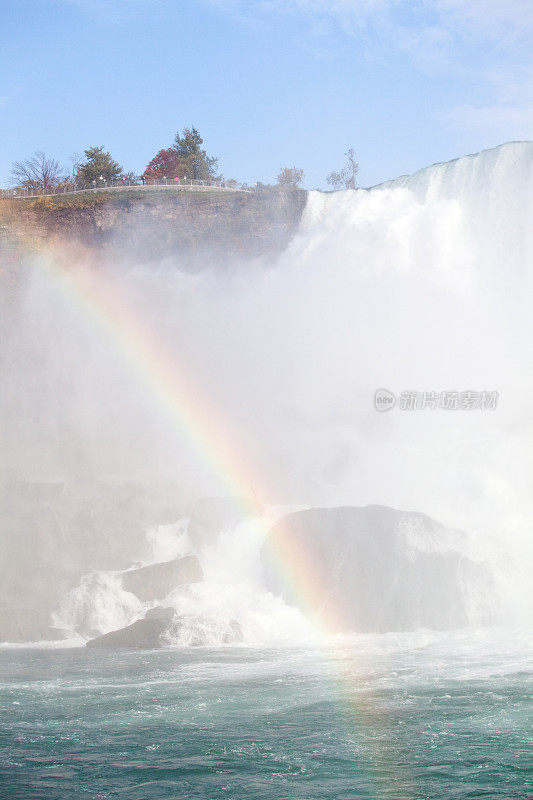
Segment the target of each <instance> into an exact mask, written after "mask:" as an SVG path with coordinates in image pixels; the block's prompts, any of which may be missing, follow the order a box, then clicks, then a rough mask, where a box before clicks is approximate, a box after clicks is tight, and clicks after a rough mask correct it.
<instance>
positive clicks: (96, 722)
mask: <svg viewBox="0 0 533 800" xmlns="http://www.w3.org/2000/svg"><path fill="white" fill-rule="evenodd" d="M529 674H530V673H529V671H528V661H527V651H526V645H525V638H524V637H522V636H517V635H515V636H503V635H501V634H498V635H496V634H495V633H494V632H487V631H485V632H478V633H462V634H456V635H453V636H452V635H441V636H438V635H434V634H430V633H419V634H411V635H405V636H399V635H396V636H392V635H387V636H375V637H371V636H367V637H359V638H357V639H352V640H350V642H346V643H344V644H343V646H342V647H340V646H339V647H336V648H330V649H322V650H318V649H313V648H284V649H250V648H245V647H242V648H223V649H217V650H205V649H201V650H190V649H189V650H163V651H157V652H149V653H122V654H104V653H99V652H95V651H90V650H85V649H75V648H72V649H48V650H47V649H40V648H37V647H36V648H32V649H28V648H11V649H3V650H0V713H1V717H0V786H1V791H0V797H1V798H2V800H4V798H5V799H6V800H17V799H18V798H33V799H35V800H37V799H40V798H43V800H44V799H45V798H46V800H52V798H53V799H54V800H55V799H56V798H57V800H63V798H64V799H65V800H66V799H67V798H68V800H74V799H75V800H78V799H79V798H115V797H117V798H127V800H156V799H157V800H160V799H161V800H163V799H166V798H180V799H182V798H187V799H189V798H190V800H193V798H196V799H197V800H200V798H210V799H211V798H215V799H217V798H220V799H222V798H225V799H228V800H229V799H231V800H233V799H235V800H241V798H242V799H243V800H244V798H246V800H252V799H255V798H257V800H259V798H261V800H270V798H272V800H284V799H285V798H287V800H288V798H291V799H292V798H294V799H295V800H296V799H298V800H306V799H309V800H311V799H313V800H315V799H316V800H319V799H320V800H324V798H331V799H332V800H333V798H335V800H337V799H338V800H342V799H343V798H346V800H348V798H350V799H351V798H354V799H355V798H365V800H366V799H367V798H368V799H370V798H391V799H392V798H395V799H398V800H399V799H400V798H401V799H402V800H403V798H417V799H418V798H431V799H432V800H433V799H434V798H438V800H448V799H450V800H451V798H461V800H462V798H502V800H504V799H505V800H510V798H520V800H525V798H527V797H531V796H532V788H531V783H530V782H529V780H528V772H527V769H528V766H530V764H529V763H528V755H529V753H530V750H529V749H528V748H529V747H530V744H531V742H530V741H529V742H528V726H527V723H528V720H527V712H528V706H527V700H528V687H530V680H529Z"/></svg>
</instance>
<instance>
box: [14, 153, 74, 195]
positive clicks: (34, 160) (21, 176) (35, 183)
mask: <svg viewBox="0 0 533 800" xmlns="http://www.w3.org/2000/svg"><path fill="white" fill-rule="evenodd" d="M11 175H12V176H13V182H14V183H17V184H18V185H19V186H25V187H26V188H27V189H44V190H48V189H56V188H57V187H58V186H59V185H60V184H61V183H62V181H64V180H65V178H66V177H67V176H66V173H65V170H64V169H63V167H62V166H61V165H60V164H59V161H56V160H55V159H53V158H48V157H47V156H46V155H45V154H44V153H43V152H42V150H38V151H37V152H36V153H34V154H33V155H32V156H31V157H30V158H26V159H24V161H15V162H14V163H13V166H12V167H11Z"/></svg>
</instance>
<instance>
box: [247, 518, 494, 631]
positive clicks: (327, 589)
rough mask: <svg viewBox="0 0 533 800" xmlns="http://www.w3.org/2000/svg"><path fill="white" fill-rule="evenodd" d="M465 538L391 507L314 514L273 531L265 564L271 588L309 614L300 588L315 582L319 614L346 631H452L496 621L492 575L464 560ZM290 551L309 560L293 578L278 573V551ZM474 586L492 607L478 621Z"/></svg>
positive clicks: (265, 549)
mask: <svg viewBox="0 0 533 800" xmlns="http://www.w3.org/2000/svg"><path fill="white" fill-rule="evenodd" d="M465 538H466V537H465V535H464V534H462V533H461V532H459V531H452V530H448V529H446V528H444V527H443V526H442V525H440V524H439V523H438V522H435V521H434V520H432V519H430V517H427V516H426V515H424V514H418V513H414V512H403V511H396V510H395V509H392V508H386V507H384V506H367V507H365V508H353V507H345V508H313V509H309V510H306V511H299V512H297V513H294V514H289V515H288V516H286V517H284V518H283V519H282V520H281V521H280V522H278V523H277V524H276V525H275V526H274V527H273V528H272V530H271V531H270V533H269V535H268V537H267V540H266V543H265V545H264V547H263V551H262V561H263V566H264V574H265V579H266V583H267V586H268V588H269V589H271V590H272V591H273V592H274V593H276V594H280V595H281V596H283V598H284V599H285V600H286V601H287V602H289V603H291V604H294V605H299V606H302V607H303V610H304V611H308V610H309V609H308V607H304V606H303V601H302V594H301V593H300V592H299V591H296V590H295V587H296V586H299V585H300V584H301V583H303V584H304V586H305V585H306V584H307V583H308V582H312V583H313V594H314V595H315V596H316V594H317V590H318V592H319V594H320V595H321V601H320V603H319V608H317V609H316V611H318V613H319V614H320V615H321V616H323V617H324V618H325V619H328V620H331V621H333V624H335V625H336V627H338V628H339V629H343V630H353V631H364V632H369V631H376V632H385V631H406V630H414V629H416V628H433V629H441V630H443V629H452V628H459V627H462V626H465V625H467V624H468V623H469V622H471V621H475V622H477V623H479V622H481V623H487V622H489V621H490V602H489V600H488V598H489V596H490V595H491V588H492V587H491V584H490V579H489V575H488V573H487V572H486V571H485V569H484V567H483V566H482V565H480V564H477V563H475V562H473V561H472V560H471V559H470V558H468V557H467V556H466V555H465V554H464V540H465ZM287 548H288V549H289V552H296V553H298V554H300V555H301V560H300V559H298V563H296V559H291V564H290V565H289V566H290V569H291V570H292V572H293V575H292V576H291V575H287V574H285V575H284V576H282V575H281V574H280V572H279V571H278V570H277V569H276V553H277V552H280V551H281V552H287ZM302 572H303V574H302ZM474 587H475V589H476V594H477V595H478V597H479V595H480V592H481V594H483V590H485V597H486V598H487V604H486V605H485V607H484V610H483V612H482V614H481V618H478V619H476V620H471V619H470V612H471V609H470V607H469V593H470V590H471V589H473V588H474Z"/></svg>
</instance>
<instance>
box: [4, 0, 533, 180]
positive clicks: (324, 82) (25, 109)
mask: <svg viewBox="0 0 533 800" xmlns="http://www.w3.org/2000/svg"><path fill="white" fill-rule="evenodd" d="M0 15H1V16H0V18H1V22H2V25H1V32H0V33H1V47H0V120H1V134H0V136H1V144H2V146H1V148H0V186H7V185H9V182H10V175H9V173H10V167H11V163H12V162H13V161H14V160H17V159H22V158H25V157H26V156H28V155H31V154H32V153H33V152H34V151H35V150H44V151H45V153H46V154H47V155H50V156H53V157H55V158H57V159H59V160H60V161H61V162H64V163H65V164H66V165H68V164H69V157H70V155H71V154H73V153H75V152H78V153H81V152H82V151H83V150H84V149H86V148H87V147H90V146H92V145H99V144H103V145H105V146H106V148H107V149H109V150H110V151H111V154H112V155H113V157H114V158H115V159H117V160H118V161H119V162H120V163H121V164H122V165H123V166H124V167H125V169H127V170H134V171H135V172H140V171H142V170H143V169H144V167H145V165H146V163H147V162H148V161H149V160H150V159H151V158H152V157H153V155H155V153H156V152H157V151H158V150H159V149H160V148H162V147H167V146H169V145H170V144H171V142H172V139H173V136H174V134H175V132H176V130H178V129H181V128H183V127H184V126H186V125H188V126H190V125H192V124H194V125H196V127H197V128H198V129H199V130H200V132H201V134H202V135H203V137H204V140H205V145H206V147H207V149H208V151H209V153H211V154H213V155H217V156H219V157H220V162H219V166H220V170H221V171H222V172H223V173H224V175H225V176H226V177H235V178H237V179H238V180H242V181H248V182H251V181H256V180H262V181H265V182H273V181H274V180H275V177H276V174H277V172H278V170H279V168H280V167H282V166H293V165H295V166H298V167H302V168H303V169H304V170H305V175H306V178H305V185H306V186H307V187H308V188H315V187H320V186H322V187H324V186H325V176H326V174H327V173H328V172H330V171H331V170H333V169H338V168H339V167H340V166H342V163H343V154H344V152H345V150H346V149H347V148H348V147H353V148H354V149H355V150H356V153H357V156H358V160H359V162H360V165H361V169H360V184H361V185H363V186H366V185H372V184H374V183H377V182H379V181H382V180H386V179H388V178H393V177H396V176H397V175H399V174H402V173H409V172H413V171H415V170H416V169H418V168H420V167H423V166H426V165H427V164H430V163H433V162H435V161H443V160H448V159H450V158H454V157H456V156H460V155H463V154H465V153H470V152H476V151H478V150H480V149H483V148H486V147H491V146H494V145H496V144H500V143H502V142H504V141H510V140H516V139H532V138H533V58H532V55H531V53H532V52H533V48H532V35H533V2H532V0H16V2H13V0H0Z"/></svg>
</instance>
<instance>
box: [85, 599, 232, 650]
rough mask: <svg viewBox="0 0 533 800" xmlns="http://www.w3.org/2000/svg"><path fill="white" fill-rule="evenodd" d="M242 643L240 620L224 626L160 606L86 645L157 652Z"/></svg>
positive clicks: (208, 619) (211, 620) (102, 648)
mask: <svg viewBox="0 0 533 800" xmlns="http://www.w3.org/2000/svg"><path fill="white" fill-rule="evenodd" d="M242 641H243V633H242V629H241V626H240V625H239V623H238V622H237V621H236V620H230V621H229V622H228V623H227V624H224V625H222V626H221V625H220V623H218V622H216V621H215V620H213V619H210V618H208V617H202V616H195V615H192V614H186V615H178V614H176V612H175V611H174V609H173V608H162V607H161V606H156V607H155V608H152V609H150V610H149V611H147V612H146V615H145V617H144V619H139V620H137V622H134V623H133V624H132V625H128V626H127V627H126V628H120V630H117V631H111V632H110V633H105V634H104V635H103V636H98V637H97V638H96V639H91V640H90V641H88V642H87V645H86V646H87V647H92V648H99V649H101V650H156V649H158V648H160V647H165V646H168V645H170V644H172V643H173V642H178V643H179V644H180V645H182V646H188V647H203V646H205V645H212V646H216V645H220V644H238V643H239V642H242Z"/></svg>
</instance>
